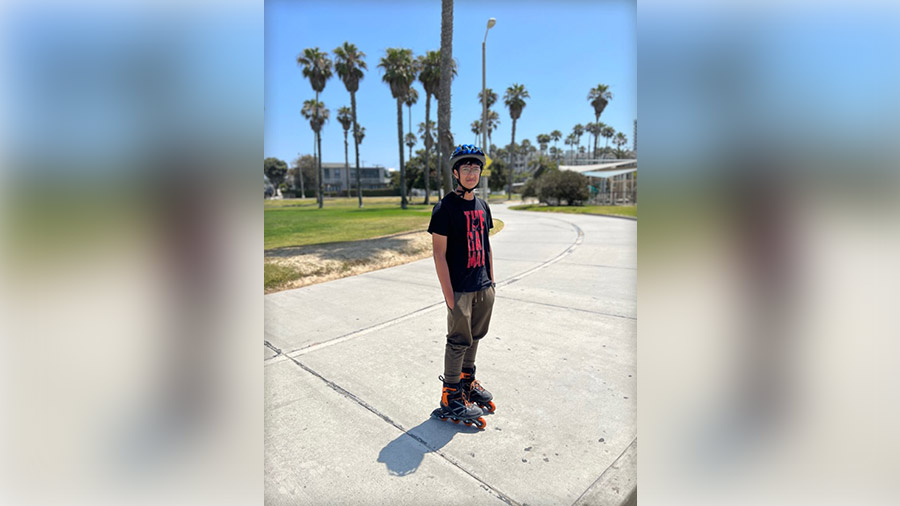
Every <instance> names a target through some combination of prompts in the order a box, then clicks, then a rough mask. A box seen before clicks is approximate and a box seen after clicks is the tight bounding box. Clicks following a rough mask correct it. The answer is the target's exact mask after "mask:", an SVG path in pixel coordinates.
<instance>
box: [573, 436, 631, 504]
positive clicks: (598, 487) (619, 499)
mask: <svg viewBox="0 0 900 506" xmlns="http://www.w3.org/2000/svg"><path fill="white" fill-rule="evenodd" d="M636 504H637V438H635V439H634V441H632V442H631V444H630V445H628V448H626V449H625V451H623V452H622V454H621V455H619V458H617V459H616V461H615V462H613V464H612V465H611V466H609V468H607V469H606V471H604V472H603V474H601V475H600V477H599V478H597V481H595V482H594V483H593V484H591V486H590V487H588V489H587V490H585V491H584V493H583V494H581V497H579V498H578V499H577V500H576V501H575V504H573V505H572V506H588V505H603V506H632V505H636Z"/></svg>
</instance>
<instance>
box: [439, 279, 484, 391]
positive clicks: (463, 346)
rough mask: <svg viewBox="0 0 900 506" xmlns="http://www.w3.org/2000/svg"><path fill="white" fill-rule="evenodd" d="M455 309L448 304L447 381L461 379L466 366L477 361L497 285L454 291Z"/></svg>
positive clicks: (445, 353) (445, 360)
mask: <svg viewBox="0 0 900 506" xmlns="http://www.w3.org/2000/svg"><path fill="white" fill-rule="evenodd" d="M453 300H454V305H453V309H450V307H449V306H447V345H446V347H445V349H444V381H446V382H447V383H459V376H460V372H461V371H462V368H463V367H472V366H473V365H475V354H476V353H477V352H478V341H479V340H480V339H481V338H482V337H484V336H485V335H487V332H488V326H489V325H490V323H491V311H492V309H493V308H494V287H492V286H489V287H487V288H485V289H484V290H481V291H478V292H453Z"/></svg>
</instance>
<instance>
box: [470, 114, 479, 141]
mask: <svg viewBox="0 0 900 506" xmlns="http://www.w3.org/2000/svg"><path fill="white" fill-rule="evenodd" d="M470 126H471V127H472V133H473V134H475V142H474V144H475V145H476V146H477V145H478V139H479V138H481V120H480V119H476V120H475V121H473V122H472V124H471V125H470Z"/></svg>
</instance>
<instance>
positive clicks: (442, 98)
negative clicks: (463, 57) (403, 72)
mask: <svg viewBox="0 0 900 506" xmlns="http://www.w3.org/2000/svg"><path fill="white" fill-rule="evenodd" d="M452 61H453V0H441V82H440V88H439V98H438V144H440V152H439V154H440V158H439V163H440V166H441V172H442V174H443V176H444V184H445V185H446V188H447V191H446V193H449V192H451V191H453V182H452V180H451V175H452V174H451V173H450V160H449V159H448V158H447V153H449V152H450V135H449V132H450V81H451V80H452V79H453V76H452V75H451V68H452V67H451V65H452Z"/></svg>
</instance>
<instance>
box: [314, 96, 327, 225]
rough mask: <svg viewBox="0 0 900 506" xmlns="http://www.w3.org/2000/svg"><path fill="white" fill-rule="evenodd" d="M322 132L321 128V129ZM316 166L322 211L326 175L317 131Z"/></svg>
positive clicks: (319, 201)
mask: <svg viewBox="0 0 900 506" xmlns="http://www.w3.org/2000/svg"><path fill="white" fill-rule="evenodd" d="M318 118H319V92H318V91H317V92H316V120H318ZM320 130H321V128H320ZM316 146H317V147H316V165H317V167H318V170H317V171H316V177H317V178H318V181H317V183H316V186H317V187H318V189H317V191H318V195H317V197H316V199H317V202H318V203H319V209H322V206H323V205H324V204H325V194H324V192H323V184H324V182H323V181H322V180H323V179H324V176H325V174H324V173H323V172H322V137H321V136H320V135H319V131H318V130H317V131H316Z"/></svg>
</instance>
